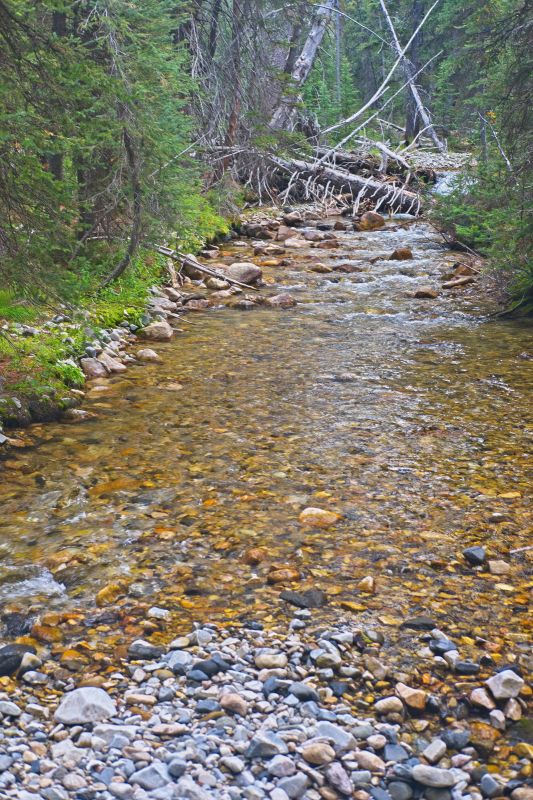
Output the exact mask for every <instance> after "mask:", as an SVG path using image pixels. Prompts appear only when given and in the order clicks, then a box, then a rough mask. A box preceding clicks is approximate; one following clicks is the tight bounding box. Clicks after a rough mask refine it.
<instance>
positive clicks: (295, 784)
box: [277, 772, 311, 798]
mask: <svg viewBox="0 0 533 800" xmlns="http://www.w3.org/2000/svg"><path fill="white" fill-rule="evenodd" d="M310 783H311V781H310V780H309V778H308V777H307V775H305V774H304V773H303V772H297V773H296V774H295V775H291V776H290V777H289V778H282V779H281V780H280V781H278V786H277V788H278V789H282V790H283V791H284V792H285V794H286V795H287V796H288V797H291V798H297V797H302V795H303V794H304V792H305V790H306V789H307V787H308V786H309V784H310Z"/></svg>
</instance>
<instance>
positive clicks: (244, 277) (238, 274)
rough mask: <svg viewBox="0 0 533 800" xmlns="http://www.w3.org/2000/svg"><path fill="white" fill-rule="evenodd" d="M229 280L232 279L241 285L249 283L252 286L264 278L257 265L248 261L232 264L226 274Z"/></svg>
mask: <svg viewBox="0 0 533 800" xmlns="http://www.w3.org/2000/svg"><path fill="white" fill-rule="evenodd" d="M225 274H226V275H227V277H228V278H232V279H233V280H234V281H239V283H247V284H249V285H250V286H253V285H254V284H256V283H257V282H258V281H259V280H261V278H262V277H263V270H262V269H261V267H258V266H257V265H256V264H252V263H251V262H248V261H236V262H235V263H234V264H231V265H230V266H229V267H228V268H227V270H226V273H225Z"/></svg>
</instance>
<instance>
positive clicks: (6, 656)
mask: <svg viewBox="0 0 533 800" xmlns="http://www.w3.org/2000/svg"><path fill="white" fill-rule="evenodd" d="M26 653H31V654H33V655H35V648H34V647H31V646H30V645H25V644H7V645H6V646H5V647H0V676H1V675H13V673H15V672H16V671H17V670H18V669H19V667H20V666H21V664H22V661H23V658H24V655H25V654H26ZM39 666H40V664H39Z"/></svg>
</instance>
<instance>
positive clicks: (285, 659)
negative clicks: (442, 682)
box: [0, 609, 533, 800]
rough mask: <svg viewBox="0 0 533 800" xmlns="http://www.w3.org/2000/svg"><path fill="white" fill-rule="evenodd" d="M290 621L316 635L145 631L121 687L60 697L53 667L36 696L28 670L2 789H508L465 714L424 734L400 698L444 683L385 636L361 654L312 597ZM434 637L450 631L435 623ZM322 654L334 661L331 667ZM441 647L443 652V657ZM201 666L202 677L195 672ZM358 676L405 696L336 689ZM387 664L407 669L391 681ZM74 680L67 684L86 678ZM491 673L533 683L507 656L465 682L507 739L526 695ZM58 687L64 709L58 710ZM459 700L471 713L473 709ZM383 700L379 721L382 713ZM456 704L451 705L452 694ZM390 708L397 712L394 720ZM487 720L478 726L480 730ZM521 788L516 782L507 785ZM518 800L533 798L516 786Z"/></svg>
mask: <svg viewBox="0 0 533 800" xmlns="http://www.w3.org/2000/svg"><path fill="white" fill-rule="evenodd" d="M163 610H164V609H163ZM294 618H295V619H297V620H301V621H302V622H304V623H305V624H306V625H307V626H308V627H307V628H306V629H305V631H309V633H307V632H303V633H300V632H299V631H298V632H296V631H291V630H288V631H287V635H286V637H285V639H283V637H282V636H281V635H279V634H278V635H277V634H272V633H271V632H269V631H267V630H263V629H262V627H261V626H260V625H259V626H258V625H257V624H256V623H255V621H254V620H248V621H247V622H246V627H245V629H240V630H239V629H237V630H235V631H233V630H225V631H221V630H219V629H217V628H216V626H214V625H213V626H210V627H208V628H197V629H196V630H194V631H193V632H192V634H191V635H190V636H188V637H179V638H178V639H177V640H174V642H172V645H171V649H170V650H169V651H168V652H165V648H163V647H162V646H160V645H152V644H151V643H150V642H147V641H144V640H140V639H139V640H136V642H134V643H132V646H130V648H129V650H128V657H129V659H130V661H131V660H133V661H135V662H139V663H134V664H132V663H128V662H125V664H124V668H123V670H122V671H120V672H119V671H118V670H117V671H116V672H115V673H111V672H107V673H106V676H105V682H104V683H103V685H104V686H106V688H108V689H109V691H110V693H108V692H107V691H105V690H104V689H101V688H97V687H95V686H89V687H80V688H78V689H74V690H73V691H68V692H66V693H64V694H62V695H61V692H62V691H63V689H62V686H61V684H60V683H59V681H56V679H55V678H48V677H47V676H46V675H45V679H46V680H47V681H48V682H49V687H50V689H51V691H50V692H48V693H46V694H44V696H42V693H39V702H40V703H41V704H42V705H39V704H38V703H35V699H36V695H37V691H36V690H34V689H33V688H32V689H29V688H28V687H27V686H25V685H24V683H19V684H18V688H17V690H16V692H15V693H13V695H11V694H10V695H9V699H8V698H7V696H6V695H4V697H3V698H1V697H0V713H2V714H3V716H4V718H5V719H4V726H5V727H6V728H7V730H9V731H17V732H18V731H19V730H20V732H21V733H23V739H22V741H24V745H25V746H23V747H20V746H19V738H18V736H19V735H20V734H16V735H14V736H12V735H9V736H6V737H5V738H4V739H3V740H2V738H0V795H1V796H4V795H3V794H2V793H4V794H5V793H6V791H7V792H8V797H9V798H10V799H11V798H13V800H25V795H26V794H28V795H30V793H31V800H37V797H38V796H39V795H38V794H36V791H37V792H41V794H42V797H43V798H44V800H68V797H70V796H71V794H72V795H75V796H76V797H77V798H78V800H110V799H111V798H114V797H116V798H119V800H121V798H122V799H123V800H167V798H168V800H177V798H180V800H181V798H183V800H264V798H267V800H268V798H275V800H276V798H277V799H278V800H285V798H299V797H302V798H305V800H335V798H339V797H340V798H343V797H353V798H354V800H412V798H413V797H419V796H420V795H421V793H422V792H421V790H422V788H423V797H424V798H425V800H461V798H462V797H464V800H467V797H466V795H470V798H469V799H468V800H481V798H482V797H485V798H491V797H495V796H500V794H501V781H502V779H500V777H499V776H497V775H494V776H492V773H490V776H491V777H493V780H494V781H496V783H498V785H499V787H500V788H499V793H498V794H496V795H494V794H491V791H492V788H491V787H492V786H493V784H492V783H491V784H490V786H489V785H488V779H485V783H484V784H482V779H483V776H484V775H485V774H487V773H486V771H485V769H484V767H483V759H482V758H481V757H480V755H479V752H478V753H476V751H474V749H473V748H471V747H468V743H469V738H470V735H471V734H470V731H469V730H468V729H467V728H466V723H462V722H461V721H460V720H459V721H458V722H456V723H455V725H456V727H441V729H440V731H439V736H438V738H435V739H434V740H433V741H431V742H430V743H429V744H427V742H425V743H424V742H423V741H422V739H421V736H420V735H421V734H422V733H423V731H425V730H426V729H427V728H428V727H429V724H430V723H429V722H428V720H426V719H420V717H419V716H418V715H417V714H415V715H414V716H413V717H412V718H409V719H408V720H406V721H403V709H404V707H406V708H412V709H413V710H415V711H421V710H422V709H426V710H427V714H428V719H429V718H430V715H431V714H434V713H436V712H440V710H441V705H439V703H438V702H437V700H438V697H437V696H436V695H429V694H428V692H426V691H424V690H423V689H417V688H413V687H411V686H409V685H408V683H405V682H403V681H404V680H406V679H407V675H406V674H405V673H402V672H400V671H398V670H397V669H395V668H394V667H393V668H390V667H389V665H388V664H387V663H386V661H385V658H384V656H383V652H384V651H381V657H380V659H378V658H376V655H374V653H380V651H379V649H378V648H377V647H376V645H379V644H380V640H379V639H378V638H376V637H374V638H372V639H371V641H372V642H374V644H373V645H372V647H371V648H368V650H367V652H366V653H363V654H360V650H359V649H358V644H357V643H358V641H359V639H358V634H357V633H356V635H355V637H354V631H353V630H352V629H349V628H348V627H347V626H342V625H341V626H335V627H332V628H327V629H326V628H325V627H323V626H322V627H321V628H320V629H319V631H318V632H317V633H316V634H315V633H311V630H312V616H311V612H310V611H309V610H307V609H302V610H300V611H297V612H296V615H295V617H294ZM431 637H432V639H434V640H436V641H442V640H443V639H444V638H445V637H444V634H442V633H441V632H440V631H436V630H435V626H434V624H433V626H432V628H431ZM425 638H426V640H429V637H425ZM364 641H365V647H368V645H367V644H366V642H367V640H366V639H365V640H364ZM381 641H382V640H381ZM354 642H355V646H354ZM352 648H353V649H352ZM141 652H142V653H145V654H146V655H145V656H144V657H143V656H141V655H140V654H141ZM280 657H281V658H280ZM322 657H326V660H327V659H332V661H330V662H329V663H333V664H335V665H336V666H335V667H333V666H331V667H325V666H321V664H323V663H324V662H323V660H322ZM425 657H427V656H425ZM265 659H266V660H265ZM381 659H383V660H381ZM429 659H430V660H429V663H430V664H432V663H434V661H433V656H432V655H431V654H430V655H429ZM365 670H366V671H365ZM193 673H197V674H198V675H199V676H201V677H199V680H197V681H195V680H192V679H191V676H192V675H193ZM509 673H510V674H509ZM361 675H363V676H364V677H363V680H364V681H365V682H366V683H367V685H368V695H370V694H371V693H375V694H377V696H378V698H379V695H380V692H379V689H380V688H381V693H382V694H383V693H384V691H383V690H384V689H385V692H386V691H391V684H392V686H393V687H394V691H395V694H394V695H388V696H386V697H382V698H381V699H378V700H377V702H375V701H374V698H373V697H371V696H369V697H367V696H365V697H364V700H365V702H366V706H365V704H364V703H361V706H359V709H360V710H359V712H358V711H357V710H356V709H357V708H358V705H357V704H355V705H354V704H352V701H351V698H346V699H345V700H343V699H342V698H340V699H337V700H336V699H335V693H336V690H335V686H336V684H342V685H343V686H344V687H346V688H345V689H344V690H343V691H348V693H349V694H350V693H351V692H353V690H354V686H357V684H358V681H359V679H360V676H361ZM389 675H394V676H395V677H397V678H398V679H400V678H401V679H402V680H398V681H397V682H393V681H391V680H390V678H389V681H390V682H389V683H382V682H384V681H386V680H387V678H388V677H389ZM339 677H340V678H343V679H345V680H340V681H339V680H338V678H339ZM68 680H69V682H70V683H69V684H68V688H70V686H71V685H72V684H73V683H74V681H73V680H72V679H68ZM491 681H492V683H493V686H494V689H495V691H496V692H498V691H500V692H504V693H505V694H507V695H508V694H509V693H511V694H513V695H516V694H519V693H520V691H521V687H522V686H523V681H522V679H521V678H520V676H519V675H517V674H516V673H515V672H514V671H513V670H510V669H503V670H502V671H501V672H500V673H496V675H493V676H492V678H490V679H489V681H487V682H486V684H485V685H484V686H483V687H475V686H474V687H473V688H470V687H469V688H468V691H467V692H466V693H465V694H464V696H470V699H471V702H472V696H474V697H477V698H478V699H481V698H484V700H486V699H487V698H488V699H489V701H490V702H492V703H493V705H494V708H491V709H489V708H484V707H483V706H480V705H478V706H476V707H477V708H481V709H483V710H485V711H489V710H490V713H491V714H492V715H493V717H491V723H492V725H493V726H494V727H491V726H489V725H486V724H485V723H479V724H485V725H486V728H488V729H489V730H491V731H492V732H493V734H494V736H498V735H499V734H498V730H503V729H504V728H505V725H506V722H507V720H506V714H507V713H509V714H510V715H513V717H516V716H518V718H519V716H520V715H521V713H522V712H521V702H522V701H521V700H520V701H518V700H517V699H516V698H515V697H514V696H502V697H500V698H496V697H495V695H494V692H493V688H492V687H491V686H490V682H491ZM466 686H468V684H466ZM52 687H53V688H52ZM111 687H113V688H111ZM372 687H376V688H374V689H373V688H372ZM498 687H499V688H498ZM95 692H96V693H97V694H96V696H95V695H94V693H95ZM468 692H469V693H470V695H468ZM474 692H476V693H477V694H475V695H474ZM77 693H82V694H81V695H80V694H77ZM100 693H101V694H100ZM479 693H483V694H479ZM111 694H112V696H111ZM58 695H59V707H58V709H57V711H56V717H55V718H54V719H53V718H52V716H51V715H50V713H49V710H50V709H51V710H53V707H54V705H55V704H57V702H58ZM11 696H12V697H13V700H15V699H16V700H17V702H16V703H13V700H12V699H11ZM339 697H340V695H339ZM452 697H453V696H452ZM104 698H105V700H104ZM493 698H494V699H493ZM409 701H410V702H409ZM410 703H412V705H410ZM6 704H7V706H6ZM10 704H12V705H15V706H16V708H18V709H19V712H20V713H19V715H18V716H14V715H12V714H11V715H7V714H6V710H7V709H9V707H10ZM64 704H65V705H64ZM68 704H72V706H73V707H72V708H70V710H69V709H68ZM463 705H464V706H465V709H466V713H468V709H469V708H470V706H469V705H468V703H464V704H463ZM497 705H498V706H499V707H496V706H497ZM134 706H139V707H140V711H139V712H137V709H136V708H134ZM32 707H35V709H36V710H35V713H32V712H31V711H29V709H31V708H32ZM102 707H104V711H105V715H104V716H103V717H100V714H101V713H104V711H103V710H102ZM62 708H63V711H64V712H65V713H66V711H65V708H66V709H67V710H69V715H68V721H67V717H65V721H64V722H62V724H61V725H57V724H56V723H57V722H61V720H60V719H58V717H57V715H59V716H60V717H61V712H60V709H62ZM2 709H3V711H2ZM22 709H24V710H22ZM374 712H376V714H377V715H378V717H377V719H373V718H372V717H371V714H373V713H374ZM448 712H449V713H450V714H453V706H450V707H449V709H448ZM358 713H361V715H362V717H361V718H359V716H357V715H358ZM496 714H498V717H497V718H496V716H495V715H496ZM387 715H392V717H389V721H388V722H387V723H385V722H383V721H382V720H383V718H384V717H387ZM93 717H94V718H93ZM380 719H381V721H380ZM509 719H511V716H510V717H509ZM393 723H394V724H393ZM463 724H465V729H462V728H461V727H460V726H461V725H463ZM477 724H478V722H477V721H475V722H473V723H471V729H472V736H473V738H474V726H475V725H477ZM63 725H65V726H66V727H63ZM85 725H87V727H86V728H84V726H85ZM442 725H443V723H442ZM448 725H449V720H448ZM54 726H55V728H54ZM418 736H420V739H419V738H417V737H418ZM476 736H477V733H476ZM463 749H464V751H463V752H461V751H462V750H463ZM447 750H448V751H450V753H449V755H448V758H447V757H446V756H447ZM420 751H421V752H420ZM413 753H420V755H419V757H418V758H416V757H414V756H413ZM532 755H533V751H532V750H531V749H530V746H528V745H527V744H526V743H524V742H520V743H518V744H516V746H515V747H514V748H513V751H512V758H514V759H518V764H519V766H517V767H512V768H511V769H512V773H511V774H513V773H518V771H519V770H520V769H522V765H524V764H525V765H526V766H527V765H528V759H531V757H532ZM474 758H475V759H476V760H475V761H474V760H473V759H474ZM419 759H422V760H423V761H424V762H425V761H427V762H430V763H420V762H419ZM511 762H512V760H511ZM478 763H481V766H480V767H478V766H477V764H478ZM450 766H452V769H447V767H450ZM21 768H22V770H23V771H22V772H21ZM505 774H506V773H505ZM521 775H522V773H521ZM505 780H509V778H508V777H506V778H505ZM452 787H455V788H454V789H453V793H452V792H451V791H450V790H451V789H452ZM517 788H520V787H517ZM517 788H513V784H512V783H510V785H509V789H508V790H507V794H511V790H512V791H517ZM512 800H533V798H529V797H527V796H526V795H524V796H521V795H520V794H519V793H518V794H517V795H516V797H513V798H512Z"/></svg>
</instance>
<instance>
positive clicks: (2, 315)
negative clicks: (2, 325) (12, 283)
mask: <svg viewBox="0 0 533 800" xmlns="http://www.w3.org/2000/svg"><path fill="white" fill-rule="evenodd" d="M36 317H37V310H36V308H35V307H34V306H30V305H28V303H27V302H26V301H24V300H23V299H22V298H17V297H16V296H15V294H13V292H10V291H8V290H6V289H1V290H0V322H1V321H2V320H5V321H6V322H32V321H33V320H35V319H36Z"/></svg>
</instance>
